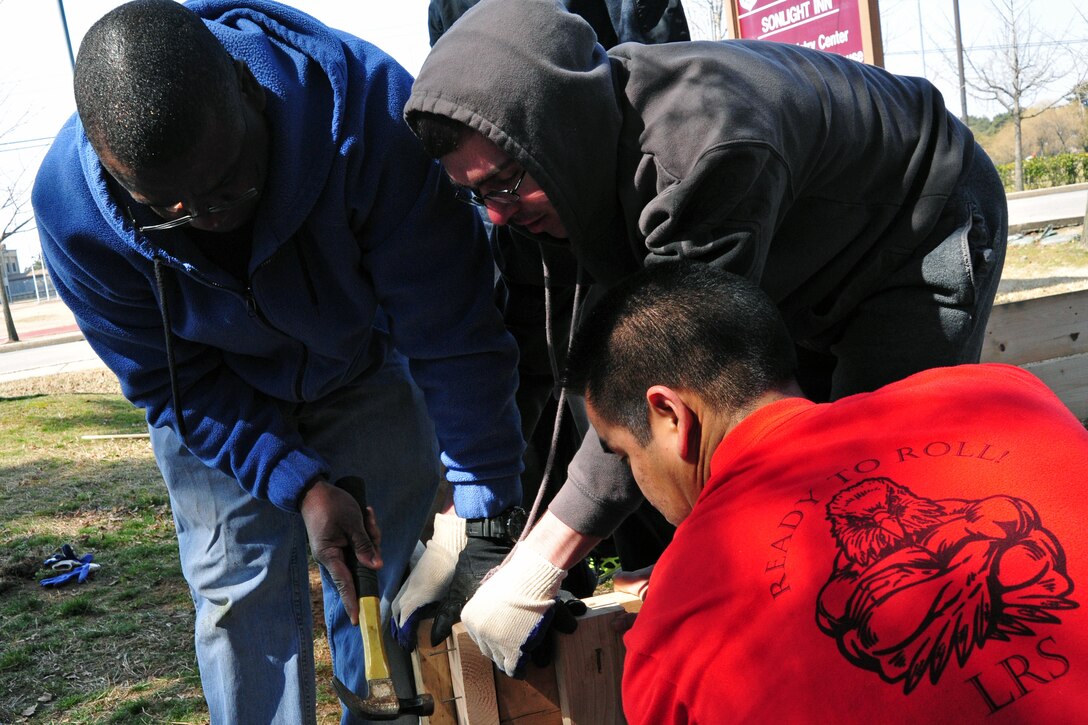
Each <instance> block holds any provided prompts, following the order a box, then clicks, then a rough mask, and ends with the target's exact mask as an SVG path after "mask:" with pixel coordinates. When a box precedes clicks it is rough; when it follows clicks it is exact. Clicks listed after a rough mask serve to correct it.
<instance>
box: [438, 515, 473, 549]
mask: <svg viewBox="0 0 1088 725" xmlns="http://www.w3.org/2000/svg"><path fill="white" fill-rule="evenodd" d="M431 541H432V543H434V545H435V546H438V547H440V548H442V549H445V550H446V551H450V552H454V553H455V554H456V552H459V551H461V550H462V549H464V548H465V545H466V544H467V543H468V536H467V535H466V534H465V520H464V519H463V518H461V517H460V516H458V515H457V514H454V513H448V514H446V513H437V514H435V515H434V532H433V533H432V534H431Z"/></svg>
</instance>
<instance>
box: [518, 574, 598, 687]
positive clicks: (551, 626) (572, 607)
mask: <svg viewBox="0 0 1088 725" xmlns="http://www.w3.org/2000/svg"><path fill="white" fill-rule="evenodd" d="M560 594H566V592H560ZM587 611H589V607H588V606H586V603H585V602H583V601H582V600H581V599H562V598H560V599H559V600H558V601H557V602H556V604H555V607H554V608H553V609H552V611H551V621H550V622H545V623H544V637H543V639H541V640H540V643H539V644H537V646H536V647H535V648H534V649H531V650H529V659H530V660H532V662H533V664H534V665H536V666H537V667H547V666H548V665H549V664H551V661H552V658H553V657H554V656H555V639H556V633H559V634H574V631H575V630H576V629H578V620H577V619H576V618H577V617H581V616H582V615H583V614H585V613H586V612H587ZM516 676H517V677H518V679H521V678H522V677H524V676H525V673H524V671H519V672H517V673H516Z"/></svg>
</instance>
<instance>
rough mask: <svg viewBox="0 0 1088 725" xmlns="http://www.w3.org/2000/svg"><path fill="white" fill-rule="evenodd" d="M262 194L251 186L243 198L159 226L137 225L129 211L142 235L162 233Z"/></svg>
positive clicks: (161, 223) (225, 210)
mask: <svg viewBox="0 0 1088 725" xmlns="http://www.w3.org/2000/svg"><path fill="white" fill-rule="evenodd" d="M260 193H261V192H260V189H258V188H257V187H255V186H251V187H250V188H249V189H247V190H246V191H244V192H243V193H242V195H241V196H239V197H237V198H234V199H231V200H230V201H226V202H223V203H222V204H216V205H214V206H209V207H208V208H207V209H204V210H203V211H199V212H189V213H188V214H185V215H184V216H179V217H178V218H177V219H170V220H169V221H165V222H160V223H158V224H143V225H140V224H137V223H136V217H135V216H133V214H132V210H131V209H129V217H130V221H131V222H132V226H133V227H134V228H135V229H136V231H138V232H140V233H141V234H143V233H144V232H161V231H165V230H167V229H176V228H178V227H183V226H185V225H186V224H192V223H193V220H194V219H196V218H197V217H199V216H207V215H209V214H222V213H223V212H227V211H230V210H231V209H234V208H235V207H239V206H241V205H242V204H245V203H246V202H247V201H250V200H251V199H256V198H257V196H259V195H260Z"/></svg>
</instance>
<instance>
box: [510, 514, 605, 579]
mask: <svg viewBox="0 0 1088 725" xmlns="http://www.w3.org/2000/svg"><path fill="white" fill-rule="evenodd" d="M600 541H601V539H599V538H597V537H595V536H587V535H586V534H582V533H580V532H578V531H577V530H575V529H572V528H571V527H570V526H567V525H566V524H565V523H563V522H562V521H561V520H560V519H559V517H557V516H556V515H555V514H553V513H552V512H551V511H545V512H544V515H543V516H541V517H540V520H539V521H538V522H537V523H535V524H533V527H532V528H531V529H529V533H528V534H527V535H526V536H525V539H524V540H523V541H522V544H528V545H530V546H531V547H532V548H533V550H534V551H536V552H538V553H539V554H540V555H541V556H542V557H544V558H545V559H547V560H548V562H549V563H551V565H552V566H555V567H557V568H559V569H562V570H563V571H568V570H569V569H570V568H571V567H572V566H574V565H575V564H577V563H578V562H579V561H581V560H582V559H584V558H586V556H588V555H589V552H591V551H592V550H593V547H594V546H596V545H597V544H599V543H600Z"/></svg>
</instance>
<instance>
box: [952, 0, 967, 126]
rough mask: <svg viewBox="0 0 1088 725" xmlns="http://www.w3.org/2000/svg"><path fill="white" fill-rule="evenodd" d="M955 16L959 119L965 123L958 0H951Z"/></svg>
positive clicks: (965, 112)
mask: <svg viewBox="0 0 1088 725" xmlns="http://www.w3.org/2000/svg"><path fill="white" fill-rule="evenodd" d="M952 10H953V13H954V14H955V17H956V66H957V67H958V68H959V72H960V120H961V121H963V124H964V125H965V126H966V125H967V79H966V78H964V76H963V37H962V36H961V35H960V0H952Z"/></svg>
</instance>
